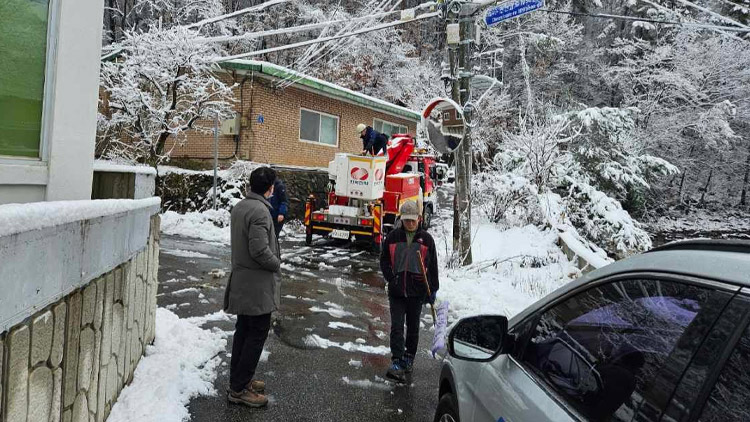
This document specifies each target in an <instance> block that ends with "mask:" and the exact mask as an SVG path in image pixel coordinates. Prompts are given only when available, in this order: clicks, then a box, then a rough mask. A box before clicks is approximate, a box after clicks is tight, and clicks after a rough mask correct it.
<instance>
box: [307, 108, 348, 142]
mask: <svg viewBox="0 0 750 422" xmlns="http://www.w3.org/2000/svg"><path fill="white" fill-rule="evenodd" d="M299 139H300V140H301V141H305V142H316V143H320V144H324V145H331V146H337V145H338V144H339V118H338V117H336V116H331V115H330V114H324V113H319V112H317V111H311V110H305V109H301V110H300V124H299Z"/></svg>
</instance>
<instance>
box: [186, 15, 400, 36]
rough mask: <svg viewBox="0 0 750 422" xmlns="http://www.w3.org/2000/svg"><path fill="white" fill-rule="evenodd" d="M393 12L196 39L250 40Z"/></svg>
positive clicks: (366, 18) (361, 19)
mask: <svg viewBox="0 0 750 422" xmlns="http://www.w3.org/2000/svg"><path fill="white" fill-rule="evenodd" d="M394 13H398V12H382V13H376V14H374V15H370V16H363V17H359V18H348V19H338V20H332V21H326V22H316V23H309V24H306V25H300V26H292V27H290V28H280V29H270V30H267V31H259V32H246V33H244V34H242V35H225V36H220V37H206V38H200V39H198V42H233V41H242V40H251V39H255V38H263V37H269V36H272V35H285V34H294V33H296V32H305V31H312V30H315V29H320V28H325V27H328V26H331V25H336V24H339V23H345V22H352V23H353V22H360V21H366V20H370V19H374V18H378V17H385V16H388V15H392V14H394Z"/></svg>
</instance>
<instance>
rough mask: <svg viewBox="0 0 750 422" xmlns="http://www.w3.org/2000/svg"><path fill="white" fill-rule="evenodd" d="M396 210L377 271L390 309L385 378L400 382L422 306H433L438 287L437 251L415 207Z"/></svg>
mask: <svg viewBox="0 0 750 422" xmlns="http://www.w3.org/2000/svg"><path fill="white" fill-rule="evenodd" d="M400 211H401V222H400V224H399V225H398V226H397V227H396V228H395V229H394V230H393V231H392V232H391V233H390V234H388V237H387V238H386V239H385V242H384V243H383V248H382V252H381V254H380V269H381V271H382V272H383V277H384V278H385V280H386V282H387V283H388V303H389V305H390V310H391V366H390V368H389V369H388V372H387V373H386V377H388V378H390V379H392V380H395V381H396V382H399V383H403V382H405V381H406V374H409V373H411V371H412V367H413V365H414V357H415V356H416V354H417V346H418V345H419V319H420V316H421V314H422V305H423V304H425V303H432V304H434V303H435V293H436V292H437V290H438V288H439V287H440V286H439V280H438V258H437V248H436V247H435V241H434V240H433V238H432V236H430V234H429V233H427V231H425V230H424V229H423V228H422V227H421V225H420V214H419V205H417V203H416V202H415V201H406V202H404V204H403V205H401V210H400ZM420 261H421V262H420ZM404 322H406V337H405V338H404Z"/></svg>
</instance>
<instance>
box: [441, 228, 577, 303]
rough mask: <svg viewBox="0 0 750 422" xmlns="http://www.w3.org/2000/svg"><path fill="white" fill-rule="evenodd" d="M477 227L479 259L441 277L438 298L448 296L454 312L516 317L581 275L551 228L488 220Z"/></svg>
mask: <svg viewBox="0 0 750 422" xmlns="http://www.w3.org/2000/svg"><path fill="white" fill-rule="evenodd" d="M474 228H475V229H476V234H475V235H474V237H473V238H474V242H473V246H472V253H473V258H474V263H473V264H472V265H470V266H466V267H462V268H455V269H447V270H444V271H443V273H442V275H441V277H440V290H439V292H438V300H440V299H441V298H446V300H449V301H450V304H451V313H452V314H453V315H454V316H457V317H463V316H467V315H476V314H502V315H505V316H507V317H511V316H513V315H515V314H517V313H518V312H520V311H521V310H523V309H524V308H526V307H527V306H529V305H531V304H532V303H534V302H535V301H536V300H538V299H540V298H541V297H543V296H545V295H546V294H548V293H550V292H552V291H553V290H555V289H557V288H558V287H560V286H562V285H563V284H565V283H567V282H568V281H570V280H571V279H572V277H575V276H577V275H578V271H577V269H576V268H575V267H574V266H573V265H572V264H571V263H570V262H569V261H568V259H567V257H566V256H565V254H563V253H562V251H561V250H560V249H559V248H558V246H557V245H556V244H555V241H556V240H557V235H556V233H554V232H552V231H550V230H545V231H542V230H540V229H538V228H537V227H536V226H533V225H528V226H524V227H513V228H510V229H507V230H501V229H500V228H499V227H497V226H496V225H494V224H492V223H488V222H486V223H480V224H478V225H475V226H474ZM449 239H450V238H449ZM439 253H443V254H444V252H443V251H439Z"/></svg>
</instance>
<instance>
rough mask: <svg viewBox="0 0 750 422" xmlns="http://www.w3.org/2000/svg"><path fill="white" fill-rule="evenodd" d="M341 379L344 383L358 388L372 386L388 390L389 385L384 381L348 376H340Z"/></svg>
mask: <svg viewBox="0 0 750 422" xmlns="http://www.w3.org/2000/svg"><path fill="white" fill-rule="evenodd" d="M341 381H343V382H344V384H346V385H351V386H353V387H359V388H374V389H378V390H390V389H391V386H390V385H388V384H386V383H384V382H382V381H381V382H373V381H370V380H350V379H349V377H341Z"/></svg>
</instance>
